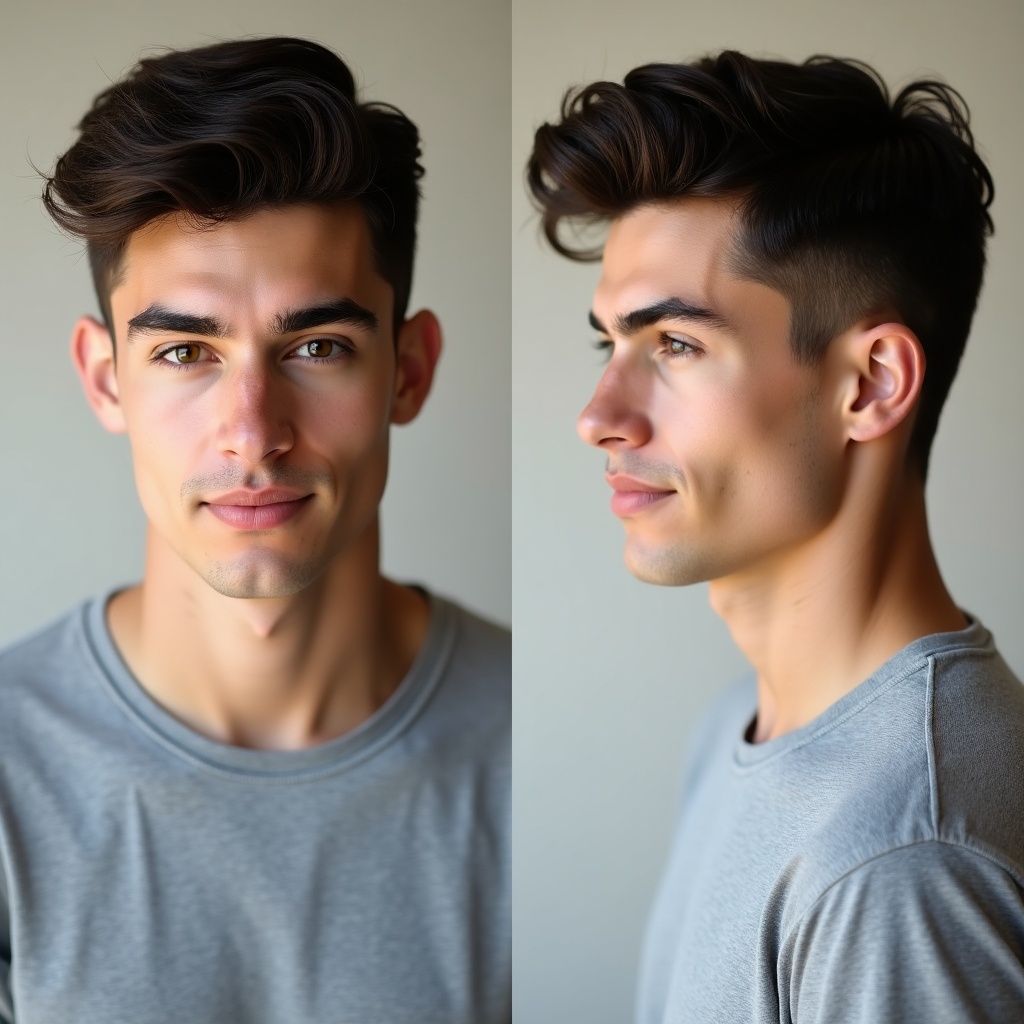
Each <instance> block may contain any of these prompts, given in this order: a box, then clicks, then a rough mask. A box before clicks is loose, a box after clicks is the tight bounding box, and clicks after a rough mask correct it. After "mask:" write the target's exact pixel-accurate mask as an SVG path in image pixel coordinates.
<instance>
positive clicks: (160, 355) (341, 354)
mask: <svg viewBox="0 0 1024 1024" xmlns="http://www.w3.org/2000/svg"><path fill="white" fill-rule="evenodd" d="M317 341H329V342H330V343H331V344H332V345H334V346H335V348H336V349H337V350H338V351H336V352H333V353H332V354H331V355H329V356H304V357H303V361H304V362H308V363H335V362H337V361H338V360H339V359H344V358H346V357H347V356H351V355H353V354H354V352H355V349H354V348H352V347H351V346H348V345H345V344H344V343H343V342H341V341H339V340H338V339H337V338H310V339H309V340H308V341H304V342H303V343H302V344H301V345H299V346H298V347H297V348H294V349H292V353H294V352H297V351H298V350H299V349H301V348H305V347H306V346H307V345H311V344H313V343H314V342H317ZM193 345H194V346H195V347H196V348H198V349H203V350H204V351H205V350H206V349H205V346H204V345H201V344H200V343H199V342H198V341H188V342H184V343H180V342H179V343H178V344H177V345H168V346H167V347H166V348H162V349H160V351H159V352H154V353H153V355H152V357H151V358H150V360H149V361H150V362H151V363H159V364H161V365H162V366H169V367H170V368H171V369H172V370H194V369H196V368H197V367H199V366H205V365H206V364H207V363H208V362H210V360H208V359H199V360H196V362H194V363H176V362H174V361H173V360H171V359H165V358H164V357H165V356H166V355H168V354H169V353H171V352H174V351H176V350H177V349H179V348H191V347H192V346H193ZM289 355H291V353H289Z"/></svg>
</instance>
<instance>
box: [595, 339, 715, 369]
mask: <svg viewBox="0 0 1024 1024" xmlns="http://www.w3.org/2000/svg"><path fill="white" fill-rule="evenodd" d="M658 342H659V344H660V346H661V350H662V351H663V352H664V353H665V356H666V358H668V359H689V358H691V357H693V356H695V355H699V354H700V353H701V352H702V351H703V350H702V349H701V348H700V347H699V346H697V345H694V344H693V342H690V341H684V340H683V339H682V338H676V337H673V336H672V335H671V334H664V333H663V334H660V335H659V336H658ZM674 344H678V345H684V346H685V348H684V350H683V351H682V352H673V351H672V348H671V346H672V345H674ZM593 346H594V348H595V349H597V351H598V352H601V353H603V354H604V357H605V362H607V361H608V360H609V359H610V358H611V354H612V350H613V349H614V348H615V342H614V341H610V340H609V339H608V338H597V339H595V340H594V342H593Z"/></svg>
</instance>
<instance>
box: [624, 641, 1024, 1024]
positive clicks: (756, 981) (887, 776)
mask: <svg viewBox="0 0 1024 1024" xmlns="http://www.w3.org/2000/svg"><path fill="white" fill-rule="evenodd" d="M755 706H756V693H755V689H754V684H753V681H747V682H745V683H744V684H743V685H741V686H740V687H737V688H734V689H733V690H731V691H729V692H728V693H726V694H725V695H724V696H723V698H721V699H720V700H719V701H718V702H717V703H716V704H715V706H714V707H713V708H712V709H711V711H710V713H709V714H708V715H707V716H706V717H705V719H704V721H703V723H702V725H701V726H700V728H699V730H698V732H697V734H696V737H695V742H694V744H693V746H692V748H691V758H690V765H689V769H688V773H687V779H686V784H685V791H684V794H683V801H682V805H681V809H680V816H679V822H678V827H677V834H676V838H675V841H674V844H673V850H672V853H671V857H670V860H669V863H668V867H667V869H666V872H665V877H664V879H663V882H662V886H661V889H660V892H659V894H658V897H657V900H656V903H655V907H654V911H653V914H652V917H651V920H650V923H649V926H648V934H647V940H646V943H645V948H644V955H643V963H642V968H641V980H640V993H639V1000H638V1012H637V1020H638V1021H639V1022H640V1024H682V1022H684V1021H686V1022H689V1021H693V1022H696V1024H707V1022H709V1021H715V1022H728V1024H733V1022H736V1024H739V1022H744V1024H746V1022H755V1021H756V1022H758V1024H767V1022H773V1024H774V1022H780V1021H781V1022H790V1021H795V1022H797V1024H811V1022H815V1024H825V1022H829V1024H833V1022H835V1024H854V1022H856V1024H888V1022H899V1024H915V1022H920V1024H943V1022H950V1024H952V1022H957V1024H963V1022H968V1021H986V1022H996V1021H998V1022H1007V1024H1010V1022H1014V1024H1020V1022H1021V1021H1024V902H1022V893H1024V687H1021V685H1020V683H1019V682H1018V680H1017V679H1016V678H1014V676H1013V674H1012V673H1011V672H1010V670H1009V669H1008V668H1007V667H1006V665H1005V663H1004V662H1003V660H1002V659H1001V658H1000V657H999V655H998V653H997V652H996V650H995V648H994V646H993V644H992V638H991V636H990V635H989V633H988V632H987V631H986V630H985V629H984V628H983V627H982V626H980V625H979V624H977V623H973V624H972V625H971V626H969V627H968V628H967V629H965V630H963V631H961V632H958V633H941V634H936V635H934V636H929V637H925V638H923V639H921V640H917V641H915V642H914V643H912V644H910V645H909V646H908V647H906V648H905V649H904V650H902V651H900V652H899V653H898V654H897V655H896V656H895V657H893V658H892V659H891V660H890V661H889V662H888V663H887V664H886V665H884V666H883V667H882V668H881V669H879V670H878V672H876V673H875V674H874V675H873V676H872V677H871V678H870V679H868V680H866V681H865V682H864V683H862V684H861V685H860V686H858V687H857V688H856V689H854V690H853V691H852V692H851V693H849V694H847V695H846V696H845V697H844V698H842V699H841V700H840V701H838V702H837V703H836V704H834V705H833V706H832V707H830V708H829V709H828V710H827V711H826V712H825V713H824V714H823V715H821V716H820V717H819V718H817V719H816V720H815V721H813V722H811V723H810V724H809V725H807V726H805V727H804V728H801V729H798V730H796V731H794V732H791V733H789V734H787V735H785V736H782V737H780V738H779V739H776V740H772V741H770V742H767V743H763V744H758V745H753V744H750V743H748V742H746V741H745V739H744V734H745V732H746V730H747V727H748V726H749V724H750V722H751V719H752V717H753V714H754V711H755Z"/></svg>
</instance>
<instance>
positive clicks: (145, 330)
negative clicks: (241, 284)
mask: <svg viewBox="0 0 1024 1024" xmlns="http://www.w3.org/2000/svg"><path fill="white" fill-rule="evenodd" d="M157 332H174V333H179V334H201V335H203V336H204V337H207V338H226V337H228V335H229V334H230V333H231V332H230V329H229V328H228V325H227V324H225V323H224V322H223V321H222V320H218V319H217V318H216V317H214V316H199V315H197V314H195V313H183V312H181V311H179V310H176V309H168V308H167V307H166V306H161V305H160V304H159V303H158V302H154V303H153V305H151V306H147V307H146V309H144V310H143V311H142V312H141V313H139V314H137V315H136V316H133V317H132V318H131V320H129V321H128V334H127V340H128V341H131V340H132V338H134V337H135V335H137V334H155V333H157Z"/></svg>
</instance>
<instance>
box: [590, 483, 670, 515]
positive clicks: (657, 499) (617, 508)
mask: <svg viewBox="0 0 1024 1024" xmlns="http://www.w3.org/2000/svg"><path fill="white" fill-rule="evenodd" d="M605 479H606V480H607V481H608V483H609V485H610V486H611V488H612V490H613V491H615V493H614V494H613V495H612V512H613V513H614V514H615V515H617V516H632V515H637V514H638V513H640V512H643V511H645V510H646V509H649V508H651V507H652V506H655V505H659V504H661V503H662V502H664V501H666V500H667V499H668V498H671V497H672V495H674V494H675V493H676V492H675V490H672V489H667V488H664V487H658V486H656V485H654V484H649V483H646V482H645V481H643V480H638V479H637V478H636V477H631V476H626V475H625V474H623V473H606V474H605Z"/></svg>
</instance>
